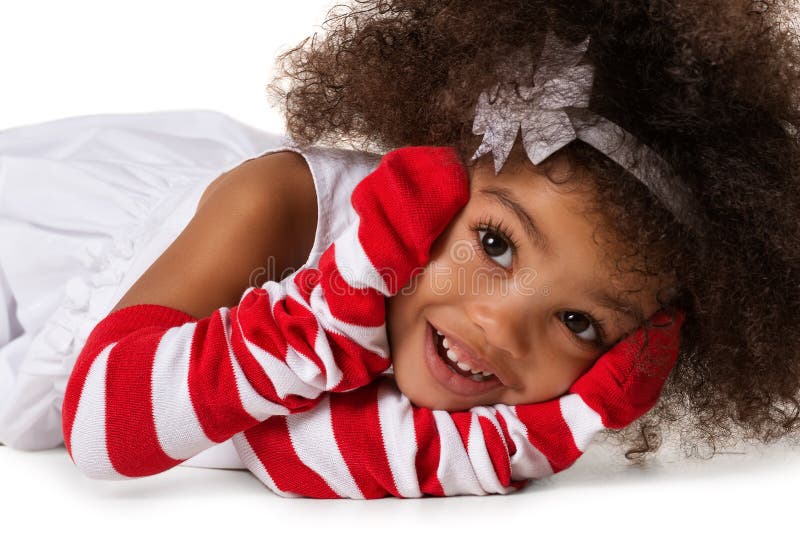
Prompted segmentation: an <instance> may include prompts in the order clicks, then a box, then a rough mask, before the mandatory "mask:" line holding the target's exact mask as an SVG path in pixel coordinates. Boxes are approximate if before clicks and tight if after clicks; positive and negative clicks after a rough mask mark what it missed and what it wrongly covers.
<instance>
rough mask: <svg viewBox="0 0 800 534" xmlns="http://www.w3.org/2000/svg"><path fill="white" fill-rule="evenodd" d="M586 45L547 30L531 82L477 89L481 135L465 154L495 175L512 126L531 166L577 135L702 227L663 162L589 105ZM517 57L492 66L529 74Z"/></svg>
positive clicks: (590, 79) (474, 128) (591, 72)
mask: <svg viewBox="0 0 800 534" xmlns="http://www.w3.org/2000/svg"><path fill="white" fill-rule="evenodd" d="M588 46H589V37H587V38H586V39H585V40H584V41H583V42H582V43H580V44H578V45H577V46H575V47H572V48H570V47H567V46H565V45H564V44H563V43H561V42H560V41H559V40H558V39H557V38H556V37H555V35H554V34H553V33H552V32H550V33H548V35H547V36H546V37H545V44H544V50H543V51H542V58H544V60H543V61H540V67H539V68H538V69H537V70H536V72H535V73H534V75H533V83H534V85H533V87H530V86H521V85H519V84H518V87H517V90H516V91H515V90H514V88H513V87H511V85H510V82H509V83H506V84H503V85H502V86H501V85H500V84H498V85H496V86H494V87H493V88H492V90H491V91H489V92H488V93H487V92H483V93H481V95H480V96H479V97H478V104H477V106H476V109H475V122H474V123H473V125H472V132H473V133H475V134H483V139H482V141H481V144H480V146H479V147H478V149H477V150H476V151H475V154H474V155H473V156H472V160H473V161H474V160H476V159H477V158H479V157H481V156H483V155H484V154H487V153H489V152H492V154H493V157H494V168H495V173H499V172H500V169H501V168H502V167H503V164H504V163H505V161H506V159H507V158H508V155H509V154H510V152H511V148H512V146H513V145H514V142H515V141H516V138H517V134H518V133H519V131H520V130H522V143H523V146H524V147H525V152H526V153H527V155H528V158H529V159H530V160H531V162H533V163H534V164H535V165H538V164H539V163H541V162H542V161H543V160H544V159H545V158H547V157H548V156H550V155H551V154H552V153H554V152H555V151H557V150H558V149H560V148H562V147H563V146H565V145H567V144H568V143H570V142H572V141H574V140H575V139H580V140H582V141H584V142H586V143H588V144H590V145H591V146H593V147H594V148H596V149H597V150H599V151H600V152H602V153H603V154H605V155H606V156H608V157H609V158H611V159H612V160H613V161H615V162H616V163H618V164H619V165H621V166H622V167H623V168H625V169H626V170H627V171H628V172H630V173H631V174H633V175H634V176H635V177H636V178H638V179H639V180H640V181H641V182H642V183H644V184H645V185H646V186H647V187H648V188H649V189H650V190H651V191H652V192H653V194H654V195H655V196H656V197H657V198H658V199H659V200H660V201H661V202H662V203H663V204H664V205H665V206H667V208H668V209H670V211H672V213H673V214H674V215H675V216H676V218H677V219H678V220H679V221H681V222H682V223H683V224H685V225H688V226H689V227H691V228H694V229H695V230H697V231H702V224H701V223H700V222H699V221H700V218H699V216H698V215H697V212H698V209H697V206H696V205H695V202H694V199H693V198H692V193H691V192H690V191H689V190H688V189H687V188H686V186H685V185H684V184H682V183H681V182H680V181H679V180H674V179H671V177H672V172H671V169H670V166H669V165H668V164H667V163H666V161H664V160H663V158H661V157H660V156H659V155H658V154H656V153H655V152H654V151H653V150H651V149H650V148H649V147H647V146H645V145H644V144H641V143H638V142H637V140H636V138H635V137H634V136H633V135H632V134H631V133H630V132H627V131H626V130H624V129H623V128H622V127H621V126H619V125H617V124H615V123H614V122H611V121H610V120H608V119H606V118H604V117H601V116H599V115H598V114H596V113H594V112H592V111H591V110H589V108H588V106H589V96H590V95H591V88H592V83H593V81H594V66H593V65H590V64H585V63H584V64H582V65H578V61H580V59H581V58H582V57H583V55H584V53H585V52H586V49H587V48H588ZM518 59H519V60H518V61H517V60H513V59H512V60H511V61H509V63H508V64H506V65H505V66H501V67H500V68H501V69H503V70H504V71H505V74H506V75H507V78H508V79H509V80H513V79H514V78H515V76H519V74H525V73H524V72H523V71H520V69H525V68H527V69H528V73H529V72H530V69H531V68H532V65H531V64H530V61H525V60H524V58H518ZM501 73H503V71H501ZM523 79H530V76H527V77H525V78H523Z"/></svg>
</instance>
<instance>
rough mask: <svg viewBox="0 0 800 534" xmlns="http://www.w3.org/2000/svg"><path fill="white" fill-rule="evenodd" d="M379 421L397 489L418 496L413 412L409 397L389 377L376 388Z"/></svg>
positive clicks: (406, 494)
mask: <svg viewBox="0 0 800 534" xmlns="http://www.w3.org/2000/svg"><path fill="white" fill-rule="evenodd" d="M378 421H379V422H380V427H381V435H382V436H383V444H384V449H385V452H386V459H387V460H388V462H389V468H390V469H391V470H392V478H393V479H394V485H395V487H396V488H397V491H398V492H399V493H400V495H402V496H403V497H421V496H422V491H421V490H420V488H419V480H418V479H417V469H416V458H417V439H416V433H415V430H414V412H413V410H412V408H411V403H410V402H409V400H408V397H406V396H404V395H401V394H400V391H399V390H398V389H397V387H395V386H394V384H393V382H391V381H388V380H384V381H383V383H381V384H380V386H379V387H378Z"/></svg>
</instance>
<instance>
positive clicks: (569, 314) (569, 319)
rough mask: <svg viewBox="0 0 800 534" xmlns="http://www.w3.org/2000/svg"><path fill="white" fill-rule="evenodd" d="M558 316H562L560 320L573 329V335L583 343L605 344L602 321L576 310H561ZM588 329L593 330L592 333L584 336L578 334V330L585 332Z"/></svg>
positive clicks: (599, 345) (598, 345) (603, 345)
mask: <svg viewBox="0 0 800 534" xmlns="http://www.w3.org/2000/svg"><path fill="white" fill-rule="evenodd" d="M560 317H562V321H564V324H566V325H567V328H569V329H570V330H571V331H573V332H574V333H575V337H577V338H578V339H579V340H581V341H582V342H583V343H587V344H589V345H592V346H594V347H605V346H606V341H605V339H606V336H605V331H604V330H603V325H602V323H603V321H601V320H599V319H594V318H593V317H592V316H591V315H587V314H584V313H581V312H576V311H565V312H561V314H560ZM588 329H591V330H594V335H592V334H588V335H587V336H586V337H583V336H581V335H578V333H579V332H585V331H586V330H588Z"/></svg>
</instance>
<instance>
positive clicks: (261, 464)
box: [233, 311, 684, 499]
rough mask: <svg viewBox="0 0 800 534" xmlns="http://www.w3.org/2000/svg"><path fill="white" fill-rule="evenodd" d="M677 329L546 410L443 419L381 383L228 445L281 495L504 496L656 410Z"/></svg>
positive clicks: (481, 411)
mask: <svg viewBox="0 0 800 534" xmlns="http://www.w3.org/2000/svg"><path fill="white" fill-rule="evenodd" d="M683 320H684V315H683V312H681V311H678V312H677V313H676V315H675V316H674V317H673V320H672V321H670V316H669V315H668V314H667V313H666V312H665V311H662V312H659V313H657V314H655V315H654V316H653V318H651V323H652V324H653V325H654V326H655V325H659V324H660V323H663V325H661V326H659V327H658V328H649V329H648V331H645V330H644V329H641V328H640V329H639V330H637V331H636V332H634V333H632V334H631V335H629V336H628V337H626V338H625V339H624V340H622V341H620V342H619V343H618V344H617V345H615V346H614V347H612V348H611V349H610V350H609V351H608V352H607V353H606V354H604V355H603V356H601V357H600V358H599V359H598V361H597V362H596V363H595V365H594V366H593V367H592V368H591V369H590V370H589V371H588V372H587V373H585V374H584V375H583V376H582V377H581V378H579V379H578V380H577V381H576V382H575V383H574V384H573V385H572V387H571V388H570V390H569V391H568V392H567V393H565V394H564V395H562V396H561V397H558V398H556V399H552V400H549V401H546V402H541V403H536V404H529V405H519V406H506V405H502V404H497V405H494V406H477V407H474V408H472V409H470V410H469V411H463V412H453V413H449V412H446V411H441V410H430V409H427V408H420V407H416V406H414V405H413V404H411V403H410V402H409V400H408V399H407V398H406V397H405V396H403V395H402V394H401V393H400V392H399V391H398V389H397V387H396V385H395V383H394V381H393V380H392V379H391V378H390V377H380V378H379V379H378V380H376V381H374V382H372V383H371V384H369V385H368V386H365V387H363V388H361V389H359V390H356V391H352V392H349V393H334V394H330V395H325V396H324V398H323V399H322V400H321V402H320V403H319V404H318V405H317V406H315V407H314V408H313V409H312V410H309V411H307V412H304V413H299V414H292V415H289V416H286V417H272V418H270V419H268V420H267V421H264V422H263V423H260V424H259V425H257V426H255V427H253V428H250V429H248V430H246V431H245V432H243V433H240V434H237V435H236V436H234V437H233V443H234V445H235V447H236V449H237V451H238V453H239V456H240V457H241V459H242V461H243V463H244V464H245V466H246V467H247V468H248V469H249V470H250V471H251V472H252V473H253V474H254V475H255V476H256V477H257V478H258V479H259V480H261V481H262V482H263V483H264V484H265V485H266V486H267V487H269V488H270V489H272V490H273V491H274V492H276V493H278V494H279V495H282V496H285V497H315V498H352V499H375V498H381V497H386V496H390V495H393V496H396V497H421V496H425V495H431V496H450V495H485V494H505V493H510V492H512V491H516V490H517V489H519V488H521V487H523V486H525V485H526V484H527V482H529V481H530V480H533V479H539V478H543V477H546V476H549V475H551V474H553V473H557V472H559V471H561V470H563V469H566V468H567V467H569V466H570V465H572V464H573V463H574V462H575V461H576V460H577V459H578V458H579V457H580V456H581V454H583V452H584V451H585V450H586V447H587V446H588V445H589V443H590V442H591V440H592V437H593V436H594V435H595V434H596V433H597V432H599V431H600V430H603V429H605V428H622V427H624V426H627V425H628V424H630V423H631V422H633V421H634V420H635V419H637V418H638V417H640V416H641V415H643V414H644V413H645V412H647V411H648V410H649V409H651V408H652V407H653V405H654V404H655V403H656V401H657V400H658V396H659V395H660V392H661V389H662V387H663V384H664V381H665V380H666V378H667V376H668V375H669V372H670V371H671V369H672V367H673V365H674V362H675V360H676V357H677V352H678V347H679V344H680V327H681V324H682V323H683ZM643 348H644V349H645V350H642V349H643ZM645 354H646V357H645V358H637V355H645ZM640 360H641V361H640Z"/></svg>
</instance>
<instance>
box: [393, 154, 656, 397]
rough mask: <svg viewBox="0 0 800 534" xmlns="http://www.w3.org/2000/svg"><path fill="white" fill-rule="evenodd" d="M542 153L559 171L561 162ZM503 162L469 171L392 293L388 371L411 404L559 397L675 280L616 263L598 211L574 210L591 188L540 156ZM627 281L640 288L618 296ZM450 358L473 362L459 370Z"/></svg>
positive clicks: (634, 325) (652, 307)
mask: <svg viewBox="0 0 800 534" xmlns="http://www.w3.org/2000/svg"><path fill="white" fill-rule="evenodd" d="M546 164H547V165H548V166H549V170H550V172H551V173H552V174H553V175H554V177H555V178H556V179H558V180H559V181H560V179H561V178H563V176H564V174H563V173H565V172H566V166H565V164H564V162H560V161H559V159H558V158H557V157H556V156H553V157H551V158H549V159H548V161H547V162H546ZM543 165H544V163H543ZM507 168H508V166H506V168H504V169H503V171H502V172H501V173H500V174H498V175H495V174H494V170H493V168H492V167H491V166H487V165H483V166H478V167H475V168H472V169H470V170H469V175H470V200H469V202H468V203H467V205H466V206H465V207H464V208H463V209H462V210H461V211H460V212H459V213H458V214H457V215H456V217H455V218H454V219H453V220H452V222H451V223H450V225H449V226H448V227H447V228H446V229H445V231H444V232H443V233H442V234H441V235H440V236H439V238H438V239H437V241H436V242H435V243H434V245H433V247H432V249H431V256H430V261H429V263H428V265H427V266H426V267H425V270H424V271H423V272H422V273H420V274H419V276H417V277H416V278H414V279H413V280H412V281H411V282H410V283H409V284H408V285H407V286H406V287H405V288H403V290H401V291H400V293H398V294H397V295H396V296H394V297H391V298H390V299H389V303H388V315H387V325H388V332H389V341H390V345H391V352H392V364H393V369H394V373H395V379H396V381H397V385H398V387H399V388H400V390H401V391H402V392H403V393H404V394H405V395H406V397H408V398H409V400H411V402H413V403H414V404H415V405H417V406H424V407H428V408H431V409H441V410H451V411H453V410H464V409H469V408H471V407H473V406H477V405H493V404H498V403H501V404H510V405H513V404H527V403H533V402H540V401H544V400H548V399H552V398H554V397H557V396H560V395H561V394H563V393H565V392H566V391H567V389H568V388H569V386H570V385H571V384H572V383H573V382H574V381H575V380H576V379H577V378H578V377H579V376H580V375H581V374H583V373H584V372H585V371H586V370H588V369H589V367H591V366H592V364H593V363H594V361H595V360H596V359H597V358H598V357H599V356H600V355H601V354H602V353H604V352H605V351H606V350H608V348H610V347H611V346H612V345H614V344H615V343H616V342H617V341H619V340H620V339H621V338H623V337H624V336H625V335H626V334H627V333H630V332H631V331H633V330H635V329H636V328H637V327H638V326H639V324H640V323H641V321H642V320H643V319H644V318H647V317H649V316H650V315H652V314H653V313H654V312H656V311H657V310H658V303H657V301H656V293H657V291H658V289H659V288H660V287H665V286H664V283H665V282H671V280H669V281H666V280H662V281H661V283H659V280H655V279H653V278H652V277H649V278H645V277H644V276H643V275H634V274H631V273H625V274H620V273H619V272H618V271H617V270H616V269H615V268H614V267H613V264H614V261H615V260H619V259H620V257H619V255H615V254H614V253H613V247H612V246H611V245H610V244H608V243H605V244H604V243H603V241H599V236H600V235H602V234H600V233H597V232H595V228H596V226H597V225H598V224H600V221H597V220H589V219H587V218H586V216H584V215H581V208H582V206H583V205H584V204H585V203H586V202H587V200H588V199H589V198H590V197H589V196H588V195H589V194H590V193H588V192H587V191H568V188H573V189H574V186H573V185H572V183H567V184H565V185H558V184H554V183H552V182H551V181H550V180H549V179H548V178H547V177H546V176H545V175H544V174H543V173H542V172H541V169H543V167H541V166H540V167H538V169H539V170H538V171H537V170H535V168H534V167H532V166H531V165H530V164H529V163H528V164H526V165H524V166H523V165H521V166H519V168H517V169H511V170H506V169H507ZM594 237H597V238H598V242H595V240H594ZM620 266H627V264H626V263H625V261H624V260H622V263H621V264H620ZM624 289H637V290H639V289H640V291H639V292H638V293H636V292H634V293H632V294H627V295H624V296H622V297H623V298H622V299H620V293H621V292H622V290H624ZM604 294H605V295H606V296H605V297H604V296H603V295H604ZM615 299H617V300H622V302H618V303H612V302H611V301H613V300H615ZM623 303H624V304H623ZM636 310H638V312H637V311H636ZM637 313H638V316H637V315H636V314H637ZM601 325H602V326H601ZM437 331H440V332H441V333H442V334H444V337H445V338H446V341H445V340H443V339H442V338H441V336H439V335H438V334H437ZM444 343H447V344H448V346H449V350H450V355H449V356H448V354H447V351H448V349H447V348H445V346H444ZM452 357H455V358H456V360H457V362H452V361H451V358H452ZM458 363H460V364H461V365H462V366H465V367H468V368H469V370H466V371H464V370H460V372H457V371H456V369H458ZM472 371H481V373H478V374H477V375H479V376H480V377H479V376H477V375H476V374H475V373H473V372H472ZM482 372H489V373H491V375H488V376H485V377H484V375H483V373H482Z"/></svg>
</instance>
